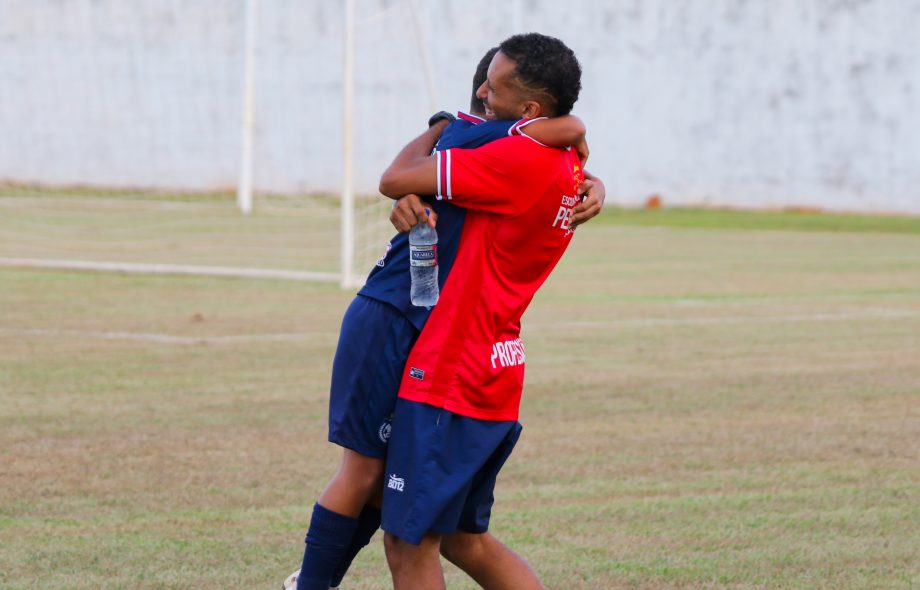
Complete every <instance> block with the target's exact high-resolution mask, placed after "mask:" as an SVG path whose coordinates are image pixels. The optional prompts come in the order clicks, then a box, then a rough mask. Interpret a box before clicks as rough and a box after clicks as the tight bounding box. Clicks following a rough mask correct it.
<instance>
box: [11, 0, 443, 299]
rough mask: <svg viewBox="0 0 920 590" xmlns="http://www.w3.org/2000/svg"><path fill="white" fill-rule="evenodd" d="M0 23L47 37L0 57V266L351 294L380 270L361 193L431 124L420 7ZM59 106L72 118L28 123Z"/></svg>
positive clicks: (379, 243) (255, 2)
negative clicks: (236, 281)
mask: <svg viewBox="0 0 920 590" xmlns="http://www.w3.org/2000/svg"><path fill="white" fill-rule="evenodd" d="M7 16H9V17H10V19H11V22H18V21H22V22H32V21H33V20H36V19H42V23H43V26H42V27H39V28H38V29H36V30H34V31H32V32H31V33H29V32H26V31H27V30H26V29H25V28H22V27H20V28H22V30H23V32H22V33H19V32H17V31H18V30H19V29H20V28H16V27H13V28H10V31H13V32H12V33H11V35H8V36H7V37H5V38H4V39H2V40H0V48H2V49H4V51H3V52H2V54H0V84H2V83H4V82H6V83H9V82H10V81H11V80H17V79H29V80H30V84H28V85H25V86H22V87H21V88H20V92H17V93H15V95H11V96H10V97H8V98H9V99H10V100H9V101H7V102H5V103H4V110H5V114H7V116H6V117H5V118H3V119H0V124H3V122H4V121H15V122H16V124H15V125H13V126H8V125H7V126H4V127H3V128H2V129H0V130H2V131H4V142H5V143H6V145H7V148H8V149H7V150H6V151H5V152H4V153H5V154H6V156H9V157H5V158H4V160H6V161H5V162H4V163H3V165H2V166H0V207H6V208H7V210H15V211H16V212H17V215H6V216H0V251H2V252H3V256H2V258H0V266H18V267H22V266H30V265H32V266H35V267H40V268H61V269H68V270H98V271H100V272H126V273H171V274H176V273H179V274H200V275H202V276H245V277H258V276H271V277H275V278H291V279H297V280H309V281H325V282H330V283H337V284H338V285H340V286H341V287H342V288H346V289H351V288H354V287H355V286H357V285H359V284H361V282H362V281H363V280H364V277H365V276H366V275H367V273H368V272H369V271H370V269H371V268H373V265H374V263H375V262H377V261H378V260H379V259H380V258H381V256H382V255H383V254H384V253H385V251H386V247H387V242H388V240H389V239H390V238H391V237H392V235H393V234H394V233H395V230H394V229H393V228H392V226H391V225H390V223H389V220H388V212H389V206H390V201H389V200H388V199H385V198H383V197H381V196H380V195H379V194H378V193H377V191H376V182H375V181H374V178H379V174H380V172H381V171H382V169H383V168H384V167H385V166H386V164H387V163H388V162H389V161H390V158H392V156H393V155H394V154H395V153H396V152H397V151H398V149H399V148H400V147H402V145H403V144H404V143H405V141H408V140H409V139H410V138H411V137H412V136H413V135H414V134H415V133H416V132H417V130H420V129H421V128H422V127H423V125H424V121H425V120H426V119H427V117H428V116H429V115H430V113H431V111H433V110H437V107H439V106H443V105H438V102H437V84H436V79H435V73H436V72H437V69H436V68H435V65H436V64H435V60H434V59H433V55H432V54H431V52H430V47H429V44H430V42H431V41H432V40H431V39H429V34H428V28H429V27H430V23H429V18H430V6H429V5H428V4H426V3H424V2H419V1H417V0H392V1H389V2H386V3H376V2H366V1H364V0H362V1H361V2H358V0H345V1H343V2H341V3H318V4H313V3H301V2H296V1H294V0H287V1H282V2H259V0H215V2H213V3H207V4H206V5H205V4H196V3H172V4H169V5H165V6H164V5H163V4H162V3H159V2H156V1H155V0H138V2H137V3H136V4H132V8H131V9H130V10H129V9H127V8H126V7H125V5H124V3H122V2H119V1H118V0H99V1H98V2H91V3H60V4H56V5H55V6H54V7H53V8H48V7H44V8H42V6H41V5H40V3H28V2H23V3H17V4H14V7H13V8H11V11H10V13H9V14H8V15H7ZM177 23H181V26H179V25H177ZM8 56H16V57H15V58H12V57H8ZM57 97H68V100H67V108H66V109H64V108H54V109H36V108H34V106H35V105H36V104H48V103H49V102H50V100H51V98H55V100H56V99H57ZM317 105H320V107H321V108H322V110H321V111H320V110H314V108H315V107H316V106H317ZM337 108H341V109H342V112H341V115H340V116H329V115H330V114H333V113H334V114H335V115H338V113H336V112H335V111H336V109H337ZM379 113H386V116H385V117H380V116H379ZM36 137H40V138H43V139H42V141H36V140H35V138H36ZM340 140H341V146H340V151H339V150H337V149H335V148H336V147H339V146H338V142H339V141H340ZM9 146H13V147H12V148H9ZM337 152H338V153H337ZM339 166H341V168H339ZM87 228H90V230H89V231H88V230H87ZM4 235H5V237H4Z"/></svg>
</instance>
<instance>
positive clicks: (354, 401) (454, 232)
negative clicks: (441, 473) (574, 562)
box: [284, 47, 603, 590]
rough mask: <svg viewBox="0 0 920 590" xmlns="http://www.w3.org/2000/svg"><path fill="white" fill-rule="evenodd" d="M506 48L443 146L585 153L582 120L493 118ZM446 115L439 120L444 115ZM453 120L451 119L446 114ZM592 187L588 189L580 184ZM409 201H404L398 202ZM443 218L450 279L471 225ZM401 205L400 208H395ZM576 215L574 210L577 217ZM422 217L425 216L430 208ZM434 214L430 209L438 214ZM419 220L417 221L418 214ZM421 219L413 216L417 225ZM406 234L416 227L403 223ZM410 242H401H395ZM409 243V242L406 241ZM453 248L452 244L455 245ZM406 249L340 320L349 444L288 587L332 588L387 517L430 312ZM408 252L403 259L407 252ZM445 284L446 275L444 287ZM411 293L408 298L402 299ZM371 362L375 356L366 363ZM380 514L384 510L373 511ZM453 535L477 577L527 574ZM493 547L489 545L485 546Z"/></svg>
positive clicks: (336, 388)
mask: <svg viewBox="0 0 920 590" xmlns="http://www.w3.org/2000/svg"><path fill="white" fill-rule="evenodd" d="M497 51H498V48H497V47H496V48H494V49H493V50H490V51H489V52H488V53H487V56H486V57H484V58H483V60H482V61H481V62H480V64H479V66H478V67H477V72H476V76H475V77H474V83H473V93H474V96H473V99H472V101H471V105H470V108H471V112H472V113H474V115H478V116H471V115H466V114H463V113H460V114H458V118H459V119H463V121H460V120H458V121H456V122H455V123H453V124H452V125H451V126H450V127H449V128H448V129H447V130H446V131H445V132H444V134H443V135H442V136H441V137H440V140H439V144H438V148H437V149H439V150H441V149H447V148H448V147H451V146H458V147H476V146H479V145H483V144H484V143H487V142H488V141H494V140H495V139H497V138H499V137H505V136H508V135H514V134H520V133H522V131H521V129H522V128H524V127H526V133H527V134H528V135H529V136H530V137H532V138H534V139H536V140H538V141H540V142H542V143H544V144H547V145H556V146H566V145H568V144H570V143H576V144H578V145H580V146H581V149H582V150H584V151H585V152H586V150H587V146H586V145H584V141H583V140H584V126H583V124H582V123H581V121H579V120H578V119H577V118H575V117H571V116H569V117H559V118H554V119H545V120H541V121H534V120H532V119H530V120H527V119H522V120H517V119H516V120H504V121H501V120H494V121H486V120H485V119H484V118H483V117H484V116H485V115H486V113H485V111H484V107H483V104H482V101H481V100H479V99H478V98H476V97H475V93H476V92H477V90H478V88H479V86H480V85H481V84H482V82H483V81H484V80H485V78H486V70H487V67H488V66H489V65H490V63H491V59H492V57H493V56H494V54H495V53H496V52H497ZM442 115H443V113H439V115H436V116H435V117H433V119H438V118H440V117H441V116H442ZM448 118H449V117H448ZM582 190H583V191H587V190H588V189H587V187H586V186H582ZM602 201H603V183H600V182H598V183H597V184H596V185H594V187H593V188H592V190H591V191H589V192H587V194H586V199H585V201H584V202H583V203H581V204H580V205H579V208H580V212H581V213H582V214H583V218H584V219H585V220H587V219H588V218H590V217H592V216H593V215H596V213H597V211H598V210H599V208H600V204H601V203H602ZM400 205H403V203H400ZM432 209H437V210H438V211H439V212H440V214H441V215H442V217H443V218H442V219H441V220H440V221H439V225H438V227H439V229H440V230H441V231H440V233H441V236H440V237H441V243H440V245H439V246H440V247H439V251H438V253H439V258H442V260H441V262H442V271H445V272H444V273H443V276H444V277H447V276H449V273H448V272H446V271H449V270H450V268H451V266H452V261H453V259H454V253H455V252H456V247H457V243H458V242H459V239H460V234H461V231H462V227H463V216H464V212H463V210H461V209H458V208H456V207H453V206H452V205H449V204H448V202H447V201H442V202H439V203H436V204H435V207H433V208H432ZM401 210H402V209H401V208H399V209H394V212H397V211H401ZM577 215H578V213H576V216H577ZM422 216H426V214H425V213H424V210H422ZM435 216H436V214H435V213H433V212H432V218H433V219H434V218H435ZM413 219H416V218H415V217H413ZM413 223H414V222H413ZM394 225H397V228H398V229H401V230H402V229H405V230H406V231H408V225H405V226H402V225H400V224H399V223H395V222H394ZM399 239H402V243H397V242H398V240H399ZM400 244H401V245H400ZM451 246H453V247H451ZM407 250H408V245H407V240H406V238H405V237H404V236H403V237H401V238H394V240H393V241H391V248H388V252H387V255H386V257H385V258H383V259H381V261H380V262H379V263H378V265H377V267H376V268H375V269H374V271H372V272H371V274H370V276H369V277H368V280H367V283H366V285H365V287H364V289H362V290H361V292H359V294H358V296H357V297H356V298H355V301H353V302H352V305H351V306H350V307H349V311H348V312H347V313H346V317H345V319H344V320H343V323H342V333H341V335H340V338H339V346H338V349H337V351H336V360H335V362H334V363H333V378H332V387H331V391H330V430H329V433H330V434H329V440H330V441H332V442H335V443H337V444H339V445H340V446H342V447H343V461H342V465H341V468H340V469H339V471H338V472H337V473H336V474H335V476H334V477H333V478H332V480H331V481H330V483H329V486H327V488H326V490H325V491H324V492H323V494H322V496H321V497H320V498H319V500H318V501H317V503H316V505H315V506H314V511H313V518H311V522H310V529H309V531H308V534H307V539H306V541H307V547H306V550H305V553H304V560H303V565H302V570H298V571H297V572H295V573H294V574H292V575H291V576H289V577H288V579H287V580H286V581H285V584H284V587H285V588H289V587H290V588H293V587H294V586H295V585H296V587H297V588H298V589H300V588H317V589H320V590H327V589H328V588H329V587H330V586H337V585H338V583H339V581H340V580H341V579H342V577H343V576H344V574H345V571H346V570H347V569H348V566H349V564H350V562H351V559H352V558H353V557H354V556H355V554H356V553H357V552H358V551H360V549H361V547H363V546H364V545H365V544H366V543H367V542H368V540H369V539H370V537H371V535H372V534H373V531H374V530H375V529H376V528H377V526H378V525H379V523H380V511H379V509H377V508H374V506H377V507H378V508H379V500H378V501H376V502H375V501H374V500H371V502H370V505H367V503H368V501H369V499H370V498H371V497H372V495H374V493H375V492H376V493H380V492H382V489H383V486H382V480H383V469H384V463H383V457H384V456H385V450H386V438H385V437H384V434H386V433H388V425H389V423H390V421H389V417H390V415H391V413H392V410H393V406H394V404H395V401H396V394H397V389H398V386H399V381H400V375H401V373H402V368H403V365H404V364H405V362H406V358H407V357H408V354H409V351H410V349H411V346H412V343H413V342H414V341H415V338H416V337H417V335H418V331H419V330H420V329H421V327H422V326H424V324H425V321H426V320H427V317H428V312H427V311H425V310H423V309H420V308H414V309H413V308H409V307H408V306H409V301H408V292H409V276H408V272H407V271H408V252H407ZM400 252H401V253H402V254H403V258H399V254H400ZM443 282H444V281H443V280H442V283H443ZM403 299H404V300H405V301H403ZM369 359H370V361H371V362H368V360H369ZM375 514H376V516H375ZM465 541H467V539H463V538H453V537H452V538H451V540H450V541H448V542H447V543H445V545H444V547H445V549H450V550H451V554H450V555H449V557H450V558H451V559H453V560H454V561H455V563H458V565H460V567H462V568H464V569H468V568H471V569H472V570H473V572H474V573H473V574H472V575H474V576H479V577H480V578H482V577H483V576H486V577H489V578H490V579H496V580H507V581H508V583H511V582H512V581H515V580H517V579H519V576H516V575H515V574H514V570H513V568H511V569H509V568H508V567H506V564H507V563H508V561H509V560H508V559H496V557H501V556H504V557H513V554H512V553H511V552H510V551H509V550H507V549H506V548H504V546H503V545H501V544H500V543H499V542H498V541H497V540H496V539H495V538H494V537H492V536H491V535H489V534H487V533H486V534H480V535H475V536H472V535H471V536H470V537H469V539H468V541H475V543H472V542H471V543H466V542H465ZM483 550H485V551H483Z"/></svg>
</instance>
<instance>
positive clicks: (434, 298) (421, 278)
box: [409, 223, 438, 309]
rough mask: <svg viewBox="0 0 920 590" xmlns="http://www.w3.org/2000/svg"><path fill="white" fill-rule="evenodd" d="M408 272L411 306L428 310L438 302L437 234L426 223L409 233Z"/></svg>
mask: <svg viewBox="0 0 920 590" xmlns="http://www.w3.org/2000/svg"><path fill="white" fill-rule="evenodd" d="M409 272H410V274H411V275H412V288H411V290H410V291H409V298H410V299H411V300H412V305H415V306H417V307H427V308H429V309H430V308H431V306H432V305H434V304H436V303H437V302H438V232H437V231H436V230H435V229H434V228H433V227H431V226H430V225H428V224H427V223H419V224H417V225H416V226H415V227H413V228H412V229H411V230H410V231H409Z"/></svg>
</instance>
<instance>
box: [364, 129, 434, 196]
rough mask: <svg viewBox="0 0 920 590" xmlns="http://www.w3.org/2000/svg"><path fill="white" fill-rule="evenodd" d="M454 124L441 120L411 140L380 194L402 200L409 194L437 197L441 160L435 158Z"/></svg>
mask: <svg viewBox="0 0 920 590" xmlns="http://www.w3.org/2000/svg"><path fill="white" fill-rule="evenodd" d="M449 123H450V122H449V121H447V120H443V119H442V120H440V121H438V122H436V123H435V124H434V125H432V126H431V127H429V128H428V130H427V131H425V132H424V133H422V134H421V135H419V136H418V137H416V138H415V139H413V140H412V141H410V142H409V143H408V144H407V145H406V147H404V148H403V149H402V151H400V152H399V154H397V156H396V159H394V160H393V163H392V164H390V166H389V168H387V169H386V170H385V171H384V172H383V175H382V176H381V177H380V187H379V189H380V192H381V193H382V194H383V195H385V196H387V197H389V198H391V199H398V198H400V197H402V196H403V195H407V194H409V193H417V194H422V195H433V194H435V193H437V190H438V178H437V166H438V164H437V158H435V157H434V156H432V155H431V151H432V150H433V149H434V146H435V144H436V143H437V142H438V138H439V137H441V133H442V132H443V131H444V128H445V127H447V125H448V124H449Z"/></svg>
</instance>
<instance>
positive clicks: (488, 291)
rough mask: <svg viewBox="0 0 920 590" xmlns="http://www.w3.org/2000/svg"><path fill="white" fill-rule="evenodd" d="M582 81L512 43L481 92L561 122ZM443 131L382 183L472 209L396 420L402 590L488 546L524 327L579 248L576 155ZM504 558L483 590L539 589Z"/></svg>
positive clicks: (543, 40)
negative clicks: (455, 143)
mask: <svg viewBox="0 0 920 590" xmlns="http://www.w3.org/2000/svg"><path fill="white" fill-rule="evenodd" d="M580 78H581V68H580V66H579V64H578V61H577V59H576V58H575V56H574V54H573V53H572V51H571V50H570V49H569V48H568V47H566V46H565V44H563V43H562V42H561V41H559V40H558V39H554V38H552V37H547V36H544V35H539V34H536V33H531V34H527V35H516V36H514V37H511V38H509V39H507V40H506V41H505V42H503V43H502V44H501V46H500V51H499V52H498V53H497V54H496V55H495V57H494V58H493V60H492V62H491V64H490V66H489V71H488V76H487V80H486V82H485V83H484V84H483V85H482V86H481V87H480V88H479V91H478V96H479V97H480V98H481V99H483V101H484V103H485V104H486V107H487V113H490V112H491V113H492V114H494V116H496V117H499V118H510V119H515V118H526V119H537V118H540V117H544V116H558V115H564V114H567V113H569V112H570V111H571V108H572V105H573V104H574V102H575V100H576V99H577V96H578V92H579V90H580V87H581V82H580ZM443 127H444V125H443V123H438V124H436V125H434V126H433V127H432V128H431V129H429V131H428V132H426V133H423V134H422V135H421V136H419V137H418V138H416V139H415V140H413V141H412V142H411V143H409V145H407V146H406V147H405V148H404V149H403V150H402V151H401V152H400V154H399V155H398V156H397V157H396V159H395V160H394V161H393V163H392V164H391V165H390V167H389V168H388V169H387V171H386V172H384V174H383V176H382V178H381V182H380V191H381V192H382V193H383V194H385V195H387V196H390V197H392V198H399V197H402V196H403V195H408V194H410V193H414V194H429V195H436V197H437V198H438V199H448V200H450V201H451V202H452V203H454V204H456V205H459V206H461V207H464V208H467V209H468V211H467V217H466V221H465V224H464V228H463V233H462V236H461V242H460V248H459V251H458V254H457V258H456V259H455V261H454V266H453V269H452V270H451V274H450V277H449V278H448V279H447V282H446V283H445V285H444V288H443V290H442V292H441V299H440V301H439V303H438V305H437V306H436V307H435V308H434V311H433V312H432V315H431V318H430V319H431V321H430V322H428V323H427V324H426V326H425V328H424V329H423V330H422V332H421V334H420V336H419V338H418V340H417V341H416V343H415V346H414V347H413V349H412V351H411V352H410V354H409V358H408V361H407V363H406V367H405V370H404V373H403V378H402V382H401V385H400V392H399V400H398V401H397V406H396V413H395V417H394V420H393V430H392V435H391V438H390V443H389V444H390V448H389V452H388V458H387V469H386V478H387V479H386V484H385V489H384V502H383V525H382V526H383V529H384V531H386V533H387V535H386V538H385V543H386V549H387V560H388V563H389V565H390V569H391V572H392V574H393V581H394V584H395V586H396V588H397V589H409V588H420V589H421V588H424V589H426V590H428V589H437V588H443V587H444V578H443V573H442V571H441V567H440V561H439V559H438V554H439V551H443V552H444V554H445V555H446V556H447V557H448V558H449V559H451V560H452V561H455V562H458V561H459V562H461V563H462V562H464V561H465V558H466V557H467V556H468V555H475V554H476V551H475V550H474V549H473V550H471V549H470V548H471V547H472V548H475V547H477V545H479V546H482V543H478V541H477V539H483V540H485V539H487V537H485V532H486V530H487V529H488V522H489V516H490V512H491V506H492V502H493V496H492V491H493V488H494V485H495V478H496V476H497V473H498V471H499V470H500V469H501V466H502V465H503V464H504V462H505V460H506V459H507V457H508V456H509V455H510V453H511V450H512V449H513V447H514V444H515V443H516V441H517V438H518V436H519V434H520V431H521V426H520V424H519V423H518V422H517V418H518V409H519V405H520V397H521V392H522V388H523V377H524V362H525V354H524V347H523V343H522V342H521V339H520V318H521V315H522V314H523V312H524V310H525V309H526V308H527V306H528V305H529V303H530V301H531V300H532V298H533V296H534V294H535V293H536V291H537V289H539V287H540V286H541V285H542V284H543V282H544V281H545V280H546V278H547V276H549V274H550V272H551V271H552V269H553V268H554V267H555V265H556V263H557V262H558V261H559V259H560V257H561V256H562V254H563V253H564V251H565V249H566V247H567V246H568V244H569V242H570V241H571V239H572V232H573V227H572V215H573V209H574V208H575V206H576V205H577V204H578V201H579V199H578V198H577V195H578V188H579V185H580V184H581V183H582V182H583V180H584V172H583V169H582V162H581V161H580V159H579V158H578V156H577V154H576V152H575V151H574V150H572V149H559V148H553V147H549V146H547V145H544V144H541V143H539V142H537V141H535V140H533V139H531V138H529V137H526V136H517V137H508V138H505V139H500V140H498V141H495V142H492V143H490V144H488V145H485V146H483V147H480V148H478V149H475V150H463V149H456V148H454V149H449V150H444V151H443V152H438V153H436V154H435V155H429V154H431V150H432V147H433V146H434V144H435V142H436V141H437V139H438V135H439V133H440V131H441V129H443ZM408 199H409V201H415V200H417V198H415V197H409V198H408ZM416 206H417V203H415V204H410V205H409V208H410V209H414V207H416ZM461 541H462V542H461ZM454 548H459V549H461V550H462V552H463V553H464V555H457V553H456V552H455V551H454V550H453V549H454ZM489 549H495V547H489ZM501 549H504V548H499V550H500V551H499V554H496V555H495V558H496V559H502V560H505V564H506V571H505V573H504V575H502V576H501V577H500V578H496V577H494V576H493V575H492V574H490V573H488V572H478V571H477V570H476V569H475V568H470V569H468V568H464V569H466V570H467V572H468V573H470V575H472V576H473V578H474V579H475V580H476V581H477V582H478V583H479V584H480V585H481V586H483V587H486V588H516V589H526V588H541V587H542V586H541V585H540V582H539V580H538V578H537V577H536V575H535V574H534V572H533V571H532V570H530V568H529V567H528V566H527V564H526V563H525V562H523V560H521V559H520V558H518V557H517V556H516V555H514V554H513V553H512V552H510V551H509V550H507V549H504V551H501Z"/></svg>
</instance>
